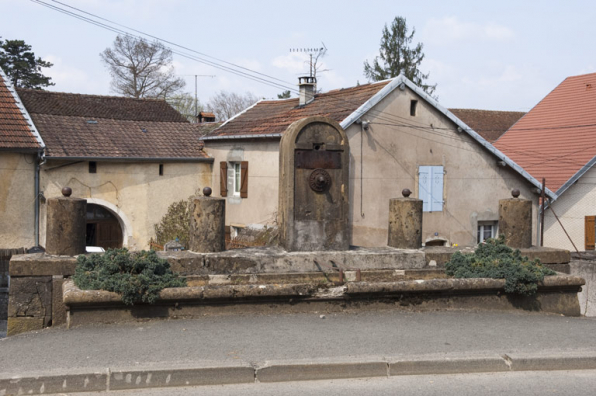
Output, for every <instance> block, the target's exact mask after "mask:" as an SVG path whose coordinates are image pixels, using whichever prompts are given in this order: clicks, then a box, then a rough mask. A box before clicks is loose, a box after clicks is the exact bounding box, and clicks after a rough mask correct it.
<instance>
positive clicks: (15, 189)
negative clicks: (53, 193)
mask: <svg viewBox="0 0 596 396" xmlns="http://www.w3.org/2000/svg"><path fill="white" fill-rule="evenodd" d="M35 159H36V156H35V155H31V154H19V153H10V152H3V151H0V249H11V248H20V247H25V248H30V247H32V246H33V245H34V243H35V226H34V222H35V202H34V201H35V186H34V178H35Z"/></svg>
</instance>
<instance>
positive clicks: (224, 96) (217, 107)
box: [207, 91, 259, 121]
mask: <svg viewBox="0 0 596 396" xmlns="http://www.w3.org/2000/svg"><path fill="white" fill-rule="evenodd" d="M258 100H259V98H257V97H256V96H255V95H254V94H253V93H251V92H247V93H245V94H244V95H239V94H237V93H235V92H227V91H220V92H219V93H217V94H216V95H215V96H214V97H212V98H211V99H210V100H209V103H208V104H207V107H208V108H209V109H211V110H212V111H213V112H214V113H215V116H216V117H217V119H218V120H219V121H225V120H227V119H229V118H231V117H233V116H235V115H236V114H238V113H240V112H241V111H242V110H244V109H246V108H247V107H249V106H251V105H252V104H254V103H256V102H257V101H258Z"/></svg>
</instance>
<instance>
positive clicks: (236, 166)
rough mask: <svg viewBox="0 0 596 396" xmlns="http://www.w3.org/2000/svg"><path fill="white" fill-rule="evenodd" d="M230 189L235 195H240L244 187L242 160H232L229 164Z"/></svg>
mask: <svg viewBox="0 0 596 396" xmlns="http://www.w3.org/2000/svg"><path fill="white" fill-rule="evenodd" d="M228 169H229V170H228V180H229V182H228V190H229V191H231V192H232V196H233V197H239V196H240V189H241V187H242V167H241V164H240V162H239V161H238V162H230V163H229V166H228Z"/></svg>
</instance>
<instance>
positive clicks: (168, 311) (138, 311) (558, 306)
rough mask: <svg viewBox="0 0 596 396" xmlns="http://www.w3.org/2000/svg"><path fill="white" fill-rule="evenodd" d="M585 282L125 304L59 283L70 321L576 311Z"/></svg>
mask: <svg viewBox="0 0 596 396" xmlns="http://www.w3.org/2000/svg"><path fill="white" fill-rule="evenodd" d="M583 284H584V281H583V279H581V278H579V277H573V276H564V275H561V276H549V277H546V278H545V280H544V281H543V282H542V283H541V284H540V285H539V289H538V293H537V294H536V295H534V296H531V297H526V296H517V295H515V296H512V295H507V294H505V293H504V286H505V281H504V280H501V279H483V278H478V279H428V280H423V279H419V280H404V281H390V282H362V281H360V282H347V283H345V284H335V283H326V284H325V283H299V284H292V283H289V284H288V283H277V284H214V283H209V284H206V285H203V286H192V287H183V288H172V289H164V290H163V291H162V292H161V294H160V298H159V300H158V301H157V303H156V304H155V305H154V306H150V305H147V304H139V305H135V306H132V307H131V306H126V305H124V304H123V303H122V301H121V297H120V296H119V295H118V294H116V293H111V292H106V291H101V290H93V291H91V290H80V289H79V288H77V287H76V286H75V285H74V283H73V282H72V281H70V280H69V281H67V282H65V283H64V291H63V301H64V303H65V305H66V306H67V307H68V319H67V323H68V326H69V327H70V326H78V325H82V324H89V323H113V322H120V321H127V320H128V321H130V320H138V319H145V318H198V317H201V316H204V315H208V314H225V313H245V314H246V313H251V312H269V313H271V312H275V313H282V312H305V311H316V312H329V311H338V310H341V311H343V310H350V309H351V308H354V307H357V306H361V305H362V304H365V306H366V309H374V308H377V307H381V308H384V309H387V308H393V309H415V310H423V309H483V310H528V311H539V312H549V313H557V314H563V315H566V316H580V307H579V302H578V299H577V292H578V291H579V290H580V288H581V286H582V285H583Z"/></svg>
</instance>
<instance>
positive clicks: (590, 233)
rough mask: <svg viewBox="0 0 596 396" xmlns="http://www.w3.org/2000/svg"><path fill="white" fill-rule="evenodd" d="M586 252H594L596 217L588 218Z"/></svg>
mask: <svg viewBox="0 0 596 396" xmlns="http://www.w3.org/2000/svg"><path fill="white" fill-rule="evenodd" d="M585 235H586V250H594V244H595V242H596V216H586V234H585Z"/></svg>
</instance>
